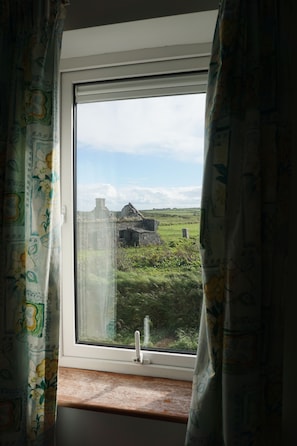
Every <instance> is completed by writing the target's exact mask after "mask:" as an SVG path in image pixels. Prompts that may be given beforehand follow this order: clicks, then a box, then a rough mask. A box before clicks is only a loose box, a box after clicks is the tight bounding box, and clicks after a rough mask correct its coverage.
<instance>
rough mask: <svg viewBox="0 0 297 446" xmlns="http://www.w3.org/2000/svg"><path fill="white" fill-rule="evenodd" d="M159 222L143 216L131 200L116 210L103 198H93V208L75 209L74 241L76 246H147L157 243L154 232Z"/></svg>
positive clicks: (85, 247)
mask: <svg viewBox="0 0 297 446" xmlns="http://www.w3.org/2000/svg"><path fill="white" fill-rule="evenodd" d="M158 224H159V222H158V221H157V220H155V219H152V218H145V217H144V216H143V215H142V214H141V212H139V211H138V210H137V209H136V208H135V207H134V206H133V205H132V203H128V204H127V205H125V206H124V207H123V208H122V210H121V212H120V213H113V212H111V211H109V210H108V208H107V207H106V206H105V199H104V198H97V199H96V207H95V209H94V210H93V211H90V212H82V211H78V213H77V241H78V247H79V249H102V248H112V245H113V244H118V245H120V246H147V245H159V244H161V239H160V236H159V234H158V232H157V230H158Z"/></svg>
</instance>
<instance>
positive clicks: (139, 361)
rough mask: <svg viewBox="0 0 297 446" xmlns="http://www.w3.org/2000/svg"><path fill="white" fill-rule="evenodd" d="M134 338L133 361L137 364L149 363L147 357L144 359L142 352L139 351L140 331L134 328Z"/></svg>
mask: <svg viewBox="0 0 297 446" xmlns="http://www.w3.org/2000/svg"><path fill="white" fill-rule="evenodd" d="M134 339H135V358H134V362H136V363H137V364H150V360H149V359H144V358H143V353H142V351H141V346H140V331H138V330H136V331H135V332H134Z"/></svg>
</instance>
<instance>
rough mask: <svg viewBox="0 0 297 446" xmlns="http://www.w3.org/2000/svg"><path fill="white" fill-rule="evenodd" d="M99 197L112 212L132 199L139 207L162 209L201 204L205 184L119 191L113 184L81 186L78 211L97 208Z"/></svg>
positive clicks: (132, 187) (137, 187)
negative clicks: (201, 185)
mask: <svg viewBox="0 0 297 446" xmlns="http://www.w3.org/2000/svg"><path fill="white" fill-rule="evenodd" d="M96 198H105V200H106V206H107V207H108V209H110V210H111V211H118V210H121V209H122V207H123V206H125V204H127V203H129V202H131V203H132V204H133V205H134V206H135V207H136V208H138V209H140V210H141V209H152V208H156V209H158V208H159V209H160V208H167V207H169V208H174V207H180V208H183V207H185V208H186V207H199V206H200V201H201V187H200V186H199V187H198V186H187V187H140V186H133V185H131V186H127V187H124V188H121V189H120V190H117V189H116V188H115V187H114V186H112V185H110V184H100V183H98V184H85V185H78V210H79V211H90V210H92V209H94V208H95V200H96Z"/></svg>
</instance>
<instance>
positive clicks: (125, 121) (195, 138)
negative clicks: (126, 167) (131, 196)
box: [77, 95, 205, 162]
mask: <svg viewBox="0 0 297 446" xmlns="http://www.w3.org/2000/svg"><path fill="white" fill-rule="evenodd" d="M204 102H205V95H187V96H183V95H181V96H170V97H156V98H149V99H137V100H131V99H130V100H123V101H110V102H98V103H90V104H82V105H79V106H78V120H77V122H78V141H79V143H80V144H81V145H82V146H87V147H88V148H90V147H91V148H93V149H94V150H107V151H116V152H125V153H138V154H149V153H154V154H159V155H160V156H163V155H167V154H170V155H171V156H173V157H174V158H176V159H191V160H192V162H193V159H194V160H195V161H196V162H202V160H203V133H204Z"/></svg>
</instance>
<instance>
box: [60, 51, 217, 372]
mask: <svg viewBox="0 0 297 446" xmlns="http://www.w3.org/2000/svg"><path fill="white" fill-rule="evenodd" d="M194 46H195V48H196V50H195V51H194ZM202 49H203V51H202V52H200V51H201V50H202ZM154 50H155V51H152V49H144V50H143V51H140V50H137V51H130V52H129V51H128V52H125V53H124V54H121V57H120V58H117V57H116V55H115V54H112V55H110V57H108V55H106V54H104V55H102V65H100V57H98V58H97V59H96V64H97V67H96V68H91V69H80V70H78V69H77V67H76V68H73V67H72V69H71V70H66V71H65V72H64V73H62V75H61V166H62V168H61V182H62V212H63V215H64V223H63V227H62V257H63V259H62V303H61V313H62V321H61V354H60V365H61V366H66V367H77V368H85V369H92V370H101V371H111V372H117V373H129V374H137V375H144V376H157V377H165V378H172V379H183V380H192V376H193V369H194V365H195V355H189V354H175V353H165V352H158V351H143V352H142V353H143V357H144V363H143V364H139V363H138V362H135V350H131V349H126V348H116V347H102V346H100V347H98V346H93V345H83V344H77V343H76V340H75V299H74V243H73V240H74V234H73V172H74V164H73V142H74V141H73V139H74V136H73V135H74V131H73V124H74V122H73V110H74V104H73V101H74V87H75V85H79V84H84V83H87V82H96V81H98V80H100V81H109V80H118V81H120V80H122V79H130V81H131V82H133V79H135V78H137V77H143V76H158V75H173V74H174V75H179V74H182V73H193V72H196V73H197V72H199V71H200V72H201V74H198V75H197V76H196V91H198V92H199V91H200V92H201V91H205V90H206V82H207V75H206V72H207V69H208V63H209V56H210V45H208V48H207V45H206V44H203V45H202V46H201V45H192V44H191V45H181V46H174V47H166V48H164V47H163V48H159V49H158V48H155V49H154ZM199 50H200V51H199ZM153 54H155V55H156V56H155V58H154V57H153ZM107 57H108V60H109V62H108V64H106V58H107ZM80 63H81V61H80ZM87 65H88V64H87ZM197 80H198V81H197ZM197 82H198V84H197ZM194 84H195V82H194ZM103 85H104V84H103ZM94 88H95V87H94ZM79 89H80V92H81V93H83V90H84V87H81V88H79Z"/></svg>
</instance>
